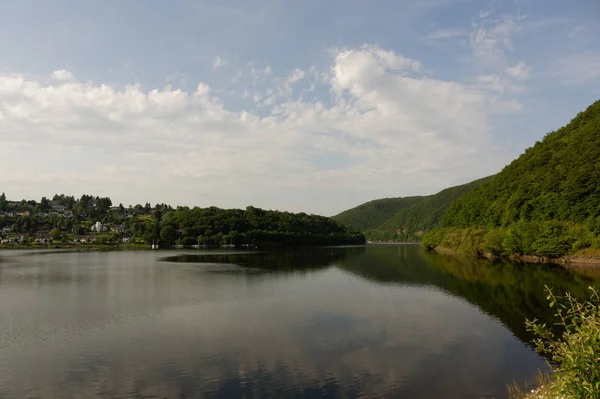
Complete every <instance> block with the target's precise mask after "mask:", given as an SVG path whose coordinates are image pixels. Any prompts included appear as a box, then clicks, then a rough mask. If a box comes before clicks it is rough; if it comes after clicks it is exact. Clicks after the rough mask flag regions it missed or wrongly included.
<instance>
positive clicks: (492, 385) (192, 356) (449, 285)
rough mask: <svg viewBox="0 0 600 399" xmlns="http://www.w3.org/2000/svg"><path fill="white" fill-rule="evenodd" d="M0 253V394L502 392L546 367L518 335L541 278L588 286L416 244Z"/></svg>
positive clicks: (558, 274) (559, 274) (558, 272)
mask: <svg viewBox="0 0 600 399" xmlns="http://www.w3.org/2000/svg"><path fill="white" fill-rule="evenodd" d="M0 256H2V257H3V258H4V259H3V261H2V263H0V317H1V319H2V323H1V324H0V397H3V398H4V397H10V398H11V397H15V398H17V397H18V398H20V397H27V396H30V397H87V396H98V397H106V398H116V397H136V398H142V397H153V396H154V397H169V398H193V397H315V396H321V397H359V396H367V397H389V396H398V397H409V398H432V397H444V398H469V397H472V398H479V397H492V396H493V397H496V398H502V397H504V396H505V394H504V384H505V383H506V382H510V381H512V380H518V381H523V380H524V379H527V378H530V377H532V376H533V375H534V374H535V372H536V370H537V369H538V368H540V367H544V363H543V361H542V359H540V358H539V357H538V356H536V355H535V354H534V353H533V352H532V351H531V349H530V348H528V347H527V346H526V345H524V344H523V343H522V342H521V341H520V340H518V339H515V337H514V335H513V333H514V334H515V335H517V336H519V337H521V338H523V339H524V338H525V337H524V335H523V332H522V328H521V327H519V326H520V325H522V319H521V320H519V321H518V322H517V319H518V318H520V317H522V316H525V315H528V314H529V313H531V312H533V313H535V312H536V308H535V307H536V301H538V302H540V301H543V294H542V293H541V292H540V293H536V291H537V290H538V288H540V287H541V286H543V283H544V281H538V280H545V281H546V282H549V283H556V284H562V285H561V287H564V288H570V289H571V291H574V290H583V289H585V285H586V284H588V283H589V282H590V280H589V279H587V278H585V277H580V276H577V275H573V274H570V273H569V272H565V271H563V270H562V269H547V268H538V269H535V268H534V269H531V270H530V269H527V268H522V267H518V266H514V265H508V264H500V265H490V264H486V263H478V262H479V261H473V260H460V259H448V258H439V257H435V256H429V255H427V254H425V255H423V254H421V253H420V251H419V248H418V247H410V246H394V247H390V246H386V247H383V246H369V247H367V248H366V249H365V248H363V247H359V248H327V249H319V250H310V251H292V252H279V253H224V252H220V251H216V252H212V253H211V252H189V253H183V254H182V253H179V252H163V251H159V252H151V251H144V252H108V253H68V254H65V253H63V254H58V253H54V254H31V255H28V256H26V257H21V256H12V255H10V256H3V254H2V253H0ZM223 269H224V270H228V272H226V273H221V272H219V273H217V272H216V271H219V270H223ZM258 271H261V272H258ZM519 307H520V308H522V309H521V310H519V309H517V308H519ZM482 310H483V311H482ZM514 312H520V313H518V315H515V314H513V313H514ZM490 315H491V316H492V317H490ZM507 326H508V329H507V328H506V327H507Z"/></svg>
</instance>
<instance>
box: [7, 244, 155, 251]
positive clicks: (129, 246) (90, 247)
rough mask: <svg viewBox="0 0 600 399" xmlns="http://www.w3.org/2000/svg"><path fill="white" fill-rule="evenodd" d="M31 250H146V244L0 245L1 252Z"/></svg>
mask: <svg viewBox="0 0 600 399" xmlns="http://www.w3.org/2000/svg"><path fill="white" fill-rule="evenodd" d="M31 249H73V250H81V251H86V250H115V249H117V250H119V249H123V250H144V249H149V248H148V246H147V245H146V244H117V245H109V244H79V245H76V244H16V245H15V244H10V245H7V244H0V250H31Z"/></svg>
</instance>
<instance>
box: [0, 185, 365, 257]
mask: <svg viewBox="0 0 600 399" xmlns="http://www.w3.org/2000/svg"><path fill="white" fill-rule="evenodd" d="M112 205H113V204H112V200H111V199H110V198H108V197H105V198H101V197H94V196H91V195H82V196H81V198H80V199H75V197H73V196H65V195H64V194H63V195H55V196H54V198H53V199H52V201H51V200H49V199H47V198H45V197H44V198H42V199H41V201H40V202H39V203H38V202H36V201H35V200H29V201H25V200H22V201H8V200H7V199H6V196H5V195H4V193H2V195H0V245H1V244H5V245H48V244H52V245H57V244H59V243H61V244H69V245H70V244H89V243H98V244H110V245H114V244H119V243H121V244H122V243H127V244H129V243H132V244H133V243H137V244H140V245H143V244H144V243H145V244H152V243H155V242H156V243H159V244H160V246H161V247H163V246H172V245H185V246H191V245H194V244H197V245H200V244H202V245H213V246H219V245H229V246H230V245H232V244H233V245H237V246H240V245H250V246H259V247H260V246H265V247H266V246H318V245H343V244H364V242H365V238H364V236H363V235H362V234H360V233H358V232H355V231H352V230H351V229H349V228H348V227H346V226H343V225H341V224H339V223H337V222H335V221H333V220H331V219H330V218H326V217H324V216H318V215H307V214H305V213H290V212H279V211H270V210H263V209H259V208H255V207H252V206H249V207H247V208H246V209H245V210H241V209H220V208H216V207H209V208H198V207H194V208H189V207H177V208H173V207H171V206H169V205H166V204H157V205H156V206H154V207H153V206H151V205H150V204H149V203H146V205H145V206H142V205H140V204H138V205H135V206H129V207H124V206H123V205H121V204H120V205H119V206H112Z"/></svg>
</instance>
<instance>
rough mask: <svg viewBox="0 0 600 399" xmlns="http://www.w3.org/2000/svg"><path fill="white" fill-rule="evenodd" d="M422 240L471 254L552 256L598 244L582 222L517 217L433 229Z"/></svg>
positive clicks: (435, 245)
mask: <svg viewBox="0 0 600 399" xmlns="http://www.w3.org/2000/svg"><path fill="white" fill-rule="evenodd" d="M482 235H483V237H482ZM421 244H422V245H423V247H425V248H426V249H429V250H432V249H435V248H438V247H439V248H447V249H451V250H453V251H456V252H460V253H468V254H473V255H487V254H490V255H493V256H502V255H510V254H517V255H532V256H538V257H541V258H546V259H552V258H558V257H560V256H564V255H570V254H574V253H577V252H578V251H581V250H583V249H586V248H597V247H599V246H600V238H599V237H597V236H596V235H595V234H594V233H593V232H591V231H590V229H589V227H588V226H587V225H583V224H573V223H568V222H558V221H555V220H550V221H545V222H534V221H533V222H523V221H519V222H516V223H513V224H511V225H509V226H508V227H507V228H504V227H497V228H487V229H486V228H472V227H469V228H463V229H455V228H450V227H445V228H440V229H435V230H432V231H430V232H429V233H427V234H425V236H424V237H423V240H422V242H421Z"/></svg>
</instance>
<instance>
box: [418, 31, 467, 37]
mask: <svg viewBox="0 0 600 399" xmlns="http://www.w3.org/2000/svg"><path fill="white" fill-rule="evenodd" d="M466 35H467V32H465V31H464V30H462V29H440V30H436V31H435V32H431V33H430V34H428V35H427V36H425V39H427V40H444V39H452V38H455V37H462V36H466Z"/></svg>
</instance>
